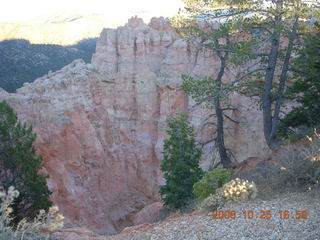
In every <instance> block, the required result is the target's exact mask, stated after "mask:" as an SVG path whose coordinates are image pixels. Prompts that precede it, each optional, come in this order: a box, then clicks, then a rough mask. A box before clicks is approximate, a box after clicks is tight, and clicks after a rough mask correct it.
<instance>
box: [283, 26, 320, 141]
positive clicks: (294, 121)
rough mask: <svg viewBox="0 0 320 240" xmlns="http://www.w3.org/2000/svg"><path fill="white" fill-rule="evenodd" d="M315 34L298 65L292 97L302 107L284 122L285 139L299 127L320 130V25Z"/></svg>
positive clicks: (303, 51)
mask: <svg viewBox="0 0 320 240" xmlns="http://www.w3.org/2000/svg"><path fill="white" fill-rule="evenodd" d="M314 30H315V32H311V34H309V35H307V36H306V38H305V40H304V43H305V44H304V45H305V46H304V47H303V48H301V49H300V51H299V55H298V57H297V58H296V59H295V61H294V69H295V70H296V71H295V81H294V83H293V85H292V86H290V88H289V89H288V95H289V97H290V98H292V99H295V100H296V101H297V102H298V103H299V105H298V106H296V107H294V108H293V109H292V111H290V112H289V113H288V114H287V115H286V116H285V117H284V118H283V119H282V122H281V124H280V129H279V130H280V131H279V132H280V134H281V135H282V136H285V137H286V136H288V135H290V134H291V133H294V129H295V128H297V127H299V126H306V127H309V128H311V127H315V128H317V127H319V126H320V24H316V28H314Z"/></svg>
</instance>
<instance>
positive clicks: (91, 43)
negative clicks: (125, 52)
mask: <svg viewBox="0 0 320 240" xmlns="http://www.w3.org/2000/svg"><path fill="white" fill-rule="evenodd" d="M96 41H97V39H96V38H90V39H85V40H82V41H80V42H78V43H77V44H75V45H72V46H59V45H54V44H31V43H30V42H29V41H28V40H22V39H14V40H5V41H2V42H0V56H1V57H0V87H1V88H3V89H5V90H6V91H8V92H14V91H15V90H16V89H17V88H19V87H21V86H22V85H23V83H24V82H32V81H34V80H35V79H36V78H38V77H41V76H42V75H44V74H47V73H48V71H50V70H51V71H56V70H58V69H60V68H62V67H64V66H65V65H67V64H69V63H70V62H72V61H73V60H75V59H78V58H82V59H83V60H84V61H85V62H90V59H91V56H92V54H93V53H94V51H95V47H96Z"/></svg>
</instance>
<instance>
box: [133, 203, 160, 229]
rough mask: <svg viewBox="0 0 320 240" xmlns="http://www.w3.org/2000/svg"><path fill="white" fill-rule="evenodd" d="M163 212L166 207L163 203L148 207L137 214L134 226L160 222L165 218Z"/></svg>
mask: <svg viewBox="0 0 320 240" xmlns="http://www.w3.org/2000/svg"><path fill="white" fill-rule="evenodd" d="M161 210H164V206H163V204H162V203H161V202H155V203H152V204H150V205H147V206H145V207H144V208H143V209H142V210H141V211H139V212H138V213H137V214H135V216H134V219H133V224H134V225H140V224H143V223H153V222H156V221H160V220H161V217H162V216H163V214H162V212H161Z"/></svg>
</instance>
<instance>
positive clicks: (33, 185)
mask: <svg viewBox="0 0 320 240" xmlns="http://www.w3.org/2000/svg"><path fill="white" fill-rule="evenodd" d="M35 140H36V135H35V134H34V133H33V132H32V127H31V126H28V125H27V124H25V123H21V122H20V121H19V120H18V118H17V115H16V114H15V113H14V111H13V109H12V107H11V106H10V105H9V104H8V103H7V102H5V101H3V102H0V187H1V188H2V189H3V190H5V191H8V189H9V187H10V186H14V187H15V189H17V190H18V191H19V192H20V194H19V196H18V197H17V198H16V199H15V201H14V202H13V205H12V208H13V216H14V217H15V220H16V221H19V220H21V219H22V218H24V217H26V216H27V217H28V218H34V217H35V216H36V214H37V212H38V211H39V210H40V209H44V210H48V209H49V207H50V206H51V201H50V199H49V196H50V194H51V192H50V191H49V189H48V187H47V184H46V178H47V177H48V176H47V175H44V174H41V173H39V171H40V170H41V169H42V167H43V160H42V157H41V156H35V148H34V147H33V143H34V141H35Z"/></svg>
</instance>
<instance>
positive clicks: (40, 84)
mask: <svg viewBox="0 0 320 240" xmlns="http://www.w3.org/2000/svg"><path fill="white" fill-rule="evenodd" d="M207 56H208V53H202V52H200V53H196V52H195V51H194V49H193V48H192V47H191V46H190V45H188V44H187V43H186V42H185V41H184V40H182V39H180V37H179V36H178V35H177V33H176V32H175V31H174V29H173V28H172V27H171V26H170V24H169V23H168V22H167V21H166V20H164V19H163V18H160V19H152V20H151V22H150V24H149V25H146V24H144V23H143V22H142V20H141V19H139V18H132V19H130V20H129V22H128V24H127V25H126V26H124V27H120V28H117V29H104V30H103V31H102V33H101V36H100V39H99V41H98V43H97V49H96V53H95V54H94V56H93V57H92V63H91V64H85V63H84V62H83V61H82V60H76V61H74V62H72V63H71V64H70V65H68V66H66V67H64V68H63V69H61V70H59V71H57V72H54V73H49V74H48V75H45V76H43V77H41V78H39V79H37V80H36V81H35V82H33V83H31V84H26V85H25V86H24V87H22V88H20V89H18V90H17V93H16V94H8V93H6V92H4V91H1V92H0V97H1V99H6V100H7V101H9V102H10V103H11V104H12V106H13V107H14V109H15V111H16V112H17V113H18V115H19V117H20V119H21V120H23V121H26V122H28V123H31V124H33V126H34V131H35V132H36V133H37V136H38V137H37V142H36V148H37V150H38V152H39V153H40V154H42V156H43V158H44V161H45V171H46V172H48V173H49V174H50V178H49V180H48V185H49V187H50V190H51V191H52V192H53V195H52V200H53V201H54V203H55V204H57V205H58V206H59V207H60V209H61V210H62V213H63V214H64V215H65V216H66V217H68V218H69V219H70V220H72V221H73V222H75V223H78V224H80V225H83V226H87V227H88V228H90V229H91V230H93V231H96V232H99V233H107V234H112V233H115V232H117V231H119V230H121V229H123V228H124V227H126V226H129V225H130V224H132V220H131V219H133V218H134V217H133V216H134V214H135V213H136V212H138V211H139V210H140V209H142V208H143V207H144V206H146V205H147V204H150V203H152V202H157V201H159V200H160V198H159V195H158V186H159V184H161V183H162V182H163V179H162V175H161V172H160V170H159V166H160V161H161V151H162V144H163V141H164V139H165V138H166V132H165V130H166V129H165V127H166V126H165V121H166V118H167V117H168V116H171V115H172V114H174V113H176V112H188V113H189V115H190V118H191V119H192V123H193V124H194V125H195V127H196V131H197V137H198V139H199V140H206V139H208V137H210V133H211V131H212V129H209V128H201V126H202V125H203V122H204V119H205V118H206V117H207V115H208V113H209V112H210V111H208V110H207V109H205V108H201V107H196V108H193V107H192V106H193V101H192V99H190V98H188V97H187V96H186V95H185V94H184V92H183V91H182V90H181V88H180V84H181V81H182V80H181V74H183V73H184V74H193V75H197V76H210V75H213V74H215V73H216V71H217V68H218V66H219V62H218V59H217V58H216V57H213V58H208V57H207ZM228 78H230V77H228V76H227V77H226V79H225V81H228ZM231 101H232V102H233V103H234V104H235V105H237V106H238V107H239V111H235V112H230V116H232V117H234V118H235V119H236V120H238V121H240V122H241V123H240V124H234V123H232V122H226V127H227V128H226V145H227V147H228V148H230V149H232V151H233V153H234V155H235V157H236V159H237V160H238V161H239V162H240V161H242V160H244V159H247V158H248V157H261V155H262V154H266V153H267V152H268V150H267V147H266V144H265V142H264V139H263V136H262V134H263V131H262V130H261V128H262V118H261V113H260V112H259V111H258V110H256V109H255V108H252V107H251V104H252V103H251V102H250V100H249V99H248V98H245V97H242V96H239V95H237V94H234V95H233V96H232V97H231ZM211 147H212V146H208V147H207V148H206V149H205V153H206V154H205V156H204V160H203V163H202V164H203V166H208V165H209V164H210V162H209V160H207V159H209V158H210V157H211V155H212V153H210V151H209V149H210V148H211Z"/></svg>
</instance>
